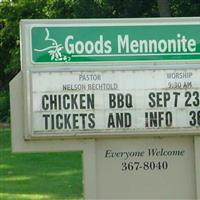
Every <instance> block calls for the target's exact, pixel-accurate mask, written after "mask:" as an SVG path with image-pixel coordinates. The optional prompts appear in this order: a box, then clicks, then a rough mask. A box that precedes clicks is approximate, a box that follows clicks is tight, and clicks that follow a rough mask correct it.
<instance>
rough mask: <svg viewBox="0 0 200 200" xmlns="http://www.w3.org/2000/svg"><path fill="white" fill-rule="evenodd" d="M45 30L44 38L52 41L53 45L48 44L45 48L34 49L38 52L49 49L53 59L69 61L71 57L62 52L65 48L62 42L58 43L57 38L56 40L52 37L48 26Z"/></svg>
mask: <svg viewBox="0 0 200 200" xmlns="http://www.w3.org/2000/svg"><path fill="white" fill-rule="evenodd" d="M45 31H46V37H45V39H44V40H45V41H51V42H52V43H51V46H48V47H46V48H43V49H34V51H37V52H44V51H47V52H48V53H49V56H50V57H51V60H52V61H69V58H67V56H63V55H62V53H61V51H62V49H63V48H64V47H63V46H62V44H58V42H57V41H56V40H54V39H53V38H50V34H49V30H48V28H45Z"/></svg>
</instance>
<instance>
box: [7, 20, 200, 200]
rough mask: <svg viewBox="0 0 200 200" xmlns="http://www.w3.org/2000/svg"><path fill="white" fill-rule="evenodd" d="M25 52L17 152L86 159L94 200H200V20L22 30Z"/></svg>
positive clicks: (16, 109)
mask: <svg viewBox="0 0 200 200" xmlns="http://www.w3.org/2000/svg"><path fill="white" fill-rule="evenodd" d="M21 50H22V51H21V55H22V72H21V73H20V74H19V75H18V76H17V77H16V78H15V79H14V80H13V81H12V82H11V84H10V86H11V87H10V88H11V117H12V146H13V151H15V152H33V151H34V152H35V151H37V152H42V151H83V161H84V193H85V198H86V199H116V198H121V199H138V198H157V199H158V198H168V199H175V198H177V199H178V198H179V199H181V198H187V199H195V198H196V199H198V198H200V196H199V189H198V188H200V185H199V183H200V179H199V178H200V176H199V171H198V168H199V167H200V166H199V149H200V147H199V144H200V143H199V137H200V136H199V134H200V110H199V106H200V80H199V77H200V69H199V63H200V60H199V59H200V19H199V18H184V19H173V20H172V19H148V20H145V19H139V20H128V19H119V20H109V19H108V20H53V21H52V20H51V21H49V20H24V21H22V22H21ZM19 116H20V117H19ZM61 139H62V140H61Z"/></svg>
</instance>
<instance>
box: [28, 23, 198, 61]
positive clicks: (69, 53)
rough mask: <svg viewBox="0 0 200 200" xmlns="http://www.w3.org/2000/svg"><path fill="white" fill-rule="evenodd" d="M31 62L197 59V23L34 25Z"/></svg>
mask: <svg viewBox="0 0 200 200" xmlns="http://www.w3.org/2000/svg"><path fill="white" fill-rule="evenodd" d="M31 42H32V45H31V46H32V61H33V62H35V63H38V62H104V61H152V60H196V59H200V25H198V24H182V25H181V24H179V25H177V24H173V25H163V24H162V25H151V24H150V25H124V26H123V25H119V26H118V25H115V26H111V25H96V26H84V25H82V26H78V25H76V26H49V27H48V26H46V27H44V26H37V27H32V29H31Z"/></svg>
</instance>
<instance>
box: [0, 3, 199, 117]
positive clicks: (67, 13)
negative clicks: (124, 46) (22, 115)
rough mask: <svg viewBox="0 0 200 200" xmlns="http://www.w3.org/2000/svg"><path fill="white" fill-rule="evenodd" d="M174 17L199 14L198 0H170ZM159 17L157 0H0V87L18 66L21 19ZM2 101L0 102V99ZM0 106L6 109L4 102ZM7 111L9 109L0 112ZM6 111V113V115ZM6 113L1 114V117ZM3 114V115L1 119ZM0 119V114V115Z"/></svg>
mask: <svg viewBox="0 0 200 200" xmlns="http://www.w3.org/2000/svg"><path fill="white" fill-rule="evenodd" d="M169 5H170V12H171V13H172V16H174V17H177V16H178V17H183V16H199V15H200V1H199V0H169ZM118 17H120V18H138V17H159V11H158V4H157V0H12V1H11V0H3V1H0V91H1V93H4V92H3V91H5V90H6V91H8V83H9V81H10V80H11V79H12V78H13V77H14V76H15V75H16V74H17V73H18V72H19V70H20V39H19V22H20V20H21V19H48V18H52V19H56V18H60V19H61V18H62V19H63V18H118ZM0 103H1V102H0ZM0 107H1V108H2V107H4V108H6V109H8V107H7V105H6V106H5V102H4V103H3V105H0ZM0 112H1V113H4V114H6V113H7V114H8V112H2V111H0ZM7 114H6V115H7ZM5 117H6V118H8V116H4V118H5ZM4 118H3V119H4ZM0 121H2V118H1V117H0Z"/></svg>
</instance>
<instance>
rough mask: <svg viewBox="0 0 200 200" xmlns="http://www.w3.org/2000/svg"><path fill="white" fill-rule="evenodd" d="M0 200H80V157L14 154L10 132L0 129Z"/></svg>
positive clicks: (68, 154)
mask: <svg viewBox="0 0 200 200" xmlns="http://www.w3.org/2000/svg"><path fill="white" fill-rule="evenodd" d="M0 199H2V200H40V199H41V200H56V199H60V200H65V199H66V200H69V199H77V200H78V199H79V200H80V199H83V184H82V158H81V153H80V152H75V153H71V152H70V153H69V152H64V153H63V152H62V153H27V154H24V153H23V154H22V153H20V154H19V153H18V154H14V153H11V146H10V130H9V129H0Z"/></svg>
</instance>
